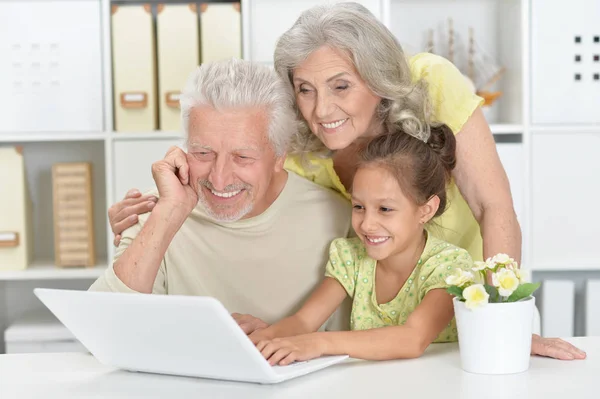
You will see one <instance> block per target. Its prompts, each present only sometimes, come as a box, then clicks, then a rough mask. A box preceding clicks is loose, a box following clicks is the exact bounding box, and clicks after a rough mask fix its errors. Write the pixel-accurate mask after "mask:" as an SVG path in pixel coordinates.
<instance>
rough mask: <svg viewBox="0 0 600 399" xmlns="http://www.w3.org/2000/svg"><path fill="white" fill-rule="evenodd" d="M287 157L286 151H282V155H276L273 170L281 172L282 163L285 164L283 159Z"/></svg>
mask: <svg viewBox="0 0 600 399" xmlns="http://www.w3.org/2000/svg"><path fill="white" fill-rule="evenodd" d="M286 158H287V152H284V153H283V154H282V155H280V156H278V157H277V159H275V172H281V171H282V170H283V165H284V164H285V159H286Z"/></svg>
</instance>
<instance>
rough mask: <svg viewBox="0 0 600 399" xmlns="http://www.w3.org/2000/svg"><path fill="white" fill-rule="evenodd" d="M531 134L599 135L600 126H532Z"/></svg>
mask: <svg viewBox="0 0 600 399" xmlns="http://www.w3.org/2000/svg"><path fill="white" fill-rule="evenodd" d="M531 131H532V132H533V133H600V125H532V126H531Z"/></svg>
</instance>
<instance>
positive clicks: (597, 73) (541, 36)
mask: <svg viewBox="0 0 600 399" xmlns="http://www.w3.org/2000/svg"><path fill="white" fill-rule="evenodd" d="M567 11H568V12H567ZM531 15H532V21H531V23H532V25H531V67H532V70H533V71H535V72H534V73H533V74H532V75H531V89H532V92H531V100H532V104H533V107H532V109H531V118H532V121H533V123H539V124H561V123H565V124H566V123H570V124H583V123H600V113H598V108H600V30H599V29H598V20H599V19H600V1H598V0H571V1H569V2H568V3H566V2H565V1H563V0H533V3H532V12H531Z"/></svg>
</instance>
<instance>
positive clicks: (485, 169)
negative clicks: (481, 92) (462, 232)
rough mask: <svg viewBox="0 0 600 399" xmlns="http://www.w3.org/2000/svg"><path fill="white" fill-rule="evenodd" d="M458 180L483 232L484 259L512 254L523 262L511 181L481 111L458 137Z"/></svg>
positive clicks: (474, 113)
mask: <svg viewBox="0 0 600 399" xmlns="http://www.w3.org/2000/svg"><path fill="white" fill-rule="evenodd" d="M453 175H454V178H455V180H456V185H457V186H458V189H459V190H460V192H461V194H462V195H463V197H464V198H465V200H466V201H467V204H469V207H470V208H471V211H472V212H473V215H474V216H475V219H476V220H477V222H478V223H479V226H480V228H481V235H482V237H483V257H484V259H487V258H488V257H491V256H494V255H495V254H498V253H506V254H509V255H510V256H511V257H512V258H514V259H515V260H516V261H517V262H519V263H520V262H521V228H520V226H519V222H518V221H517V215H516V213H515V210H514V207H513V200H512V195H511V192H510V185H509V182H508V177H507V176H506V172H505V171H504V167H503V166H502V163H501V161H500V157H499V156H498V151H497V149H496V143H495V142H494V137H493V135H492V132H491V131H490V127H489V125H488V124H487V122H486V120H485V117H484V116H483V112H482V110H481V108H480V107H478V108H477V109H476V110H475V112H473V114H472V115H471V117H470V118H469V119H468V120H467V122H465V124H464V125H463V127H462V129H461V130H460V131H459V132H458V133H457V134H456V168H455V169H454V173H453Z"/></svg>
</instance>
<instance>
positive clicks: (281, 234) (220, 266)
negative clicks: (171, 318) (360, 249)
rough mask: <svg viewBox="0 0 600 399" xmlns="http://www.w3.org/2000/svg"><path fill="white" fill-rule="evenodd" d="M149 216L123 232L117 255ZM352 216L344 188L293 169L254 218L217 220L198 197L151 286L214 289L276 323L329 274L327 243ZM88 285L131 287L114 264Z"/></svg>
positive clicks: (238, 307) (178, 290)
mask: <svg viewBox="0 0 600 399" xmlns="http://www.w3.org/2000/svg"><path fill="white" fill-rule="evenodd" d="M154 194H155V195H157V194H158V193H157V192H154ZM148 216H149V214H144V215H141V216H140V218H139V223H138V224H137V225H135V226H133V227H131V228H129V229H127V230H126V231H125V232H123V235H122V236H123V238H122V239H121V243H120V245H119V247H118V248H117V250H116V253H115V259H114V260H116V259H117V258H118V257H119V256H120V255H121V254H123V252H125V250H126V249H127V247H128V246H129V245H130V244H131V243H132V241H133V240H134V239H135V237H136V236H137V235H138V234H139V232H140V231H141V229H142V227H143V225H144V223H145V222H146V221H147V220H148ZM350 216H351V208H350V204H349V203H348V201H347V200H346V199H344V198H343V197H342V196H341V195H340V194H338V193H337V192H335V191H333V190H330V189H327V188H323V187H321V186H319V185H317V184H315V183H313V182H311V181H309V180H307V179H304V178H302V177H299V176H298V175H296V174H294V173H292V172H288V180H287V183H286V185H285V187H284V189H283V190H282V192H281V193H280V195H279V197H278V198H277V199H276V200H275V202H274V203H273V204H272V205H271V206H270V207H269V208H268V209H267V210H266V211H265V212H263V213H262V214H260V215H258V216H256V217H253V218H249V219H243V220H239V221H237V222H218V221H215V220H214V219H212V218H210V217H209V216H208V215H207V214H206V212H205V211H204V209H203V207H202V205H201V204H198V205H197V206H196V208H195V209H194V210H193V211H192V213H191V214H190V216H189V217H188V218H187V220H186V221H185V222H184V224H183V226H182V228H181V229H180V230H179V232H178V233H177V234H176V235H175V238H174V239H173V241H172V242H171V245H170V246H169V248H168V250H167V253H166V254H165V257H164V258H163V260H162V263H161V266H160V269H159V271H158V275H157V277H156V280H155V282H154V288H153V293H155V294H170V295H205V296H212V297H215V298H217V299H218V300H219V301H221V302H222V303H223V305H224V306H225V307H226V308H227V310H229V311H230V312H232V313H233V312H238V313H249V314H252V315H253V316H256V317H259V318H261V319H263V320H264V321H266V322H267V323H273V322H275V321H277V320H279V319H281V318H283V317H286V316H288V315H291V314H292V313H293V312H294V311H296V310H297V309H298V308H299V306H300V305H301V304H302V303H303V301H304V300H305V299H306V298H307V296H308V295H309V294H310V293H311V291H312V290H313V289H314V288H315V287H316V286H317V285H318V284H319V283H320V281H321V280H322V279H323V278H324V274H325V265H326V263H327V259H328V250H329V244H330V243H331V241H332V240H333V239H335V238H338V237H346V236H347V235H348V233H349V230H350V228H351V227H350ZM90 290H93V291H113V292H134V291H133V290H131V289H130V288H129V287H127V286H126V285H125V284H124V283H123V282H122V281H120V280H119V278H118V277H117V276H116V275H115V273H114V270H113V268H112V267H109V268H108V269H107V270H106V272H105V274H104V275H103V276H101V277H100V278H99V279H98V280H97V281H96V282H95V283H94V284H93V285H92V286H91V287H90ZM345 327H346V326H343V327H342V328H345ZM337 328H339V327H336V329H337Z"/></svg>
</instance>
